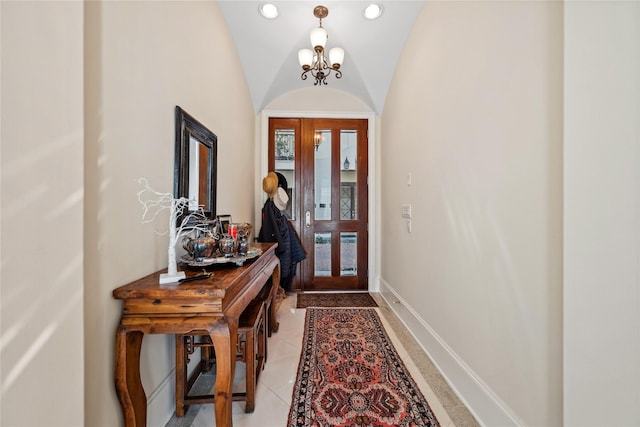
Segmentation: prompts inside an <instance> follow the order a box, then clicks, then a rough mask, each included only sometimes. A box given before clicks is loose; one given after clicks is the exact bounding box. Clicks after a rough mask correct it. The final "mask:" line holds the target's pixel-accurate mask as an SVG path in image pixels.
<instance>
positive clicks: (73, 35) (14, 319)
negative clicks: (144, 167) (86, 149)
mask: <svg viewBox="0 0 640 427" xmlns="http://www.w3.org/2000/svg"><path fill="white" fill-rule="evenodd" d="M82 14H83V3H82V2H7V1H2V2H0V15H1V22H0V38H1V43H2V44H1V47H0V52H1V58H0V59H1V73H2V78H1V79H0V80H1V86H0V94H1V97H0V103H1V106H2V112H1V120H0V127H1V146H0V149H1V152H0V171H1V172H0V174H1V175H0V194H1V200H0V230H1V237H0V254H1V256H0V264H1V267H0V268H1V271H0V303H1V309H0V324H1V328H0V334H1V337H0V342H1V344H0V348H1V350H0V351H1V355H0V371H1V377H2V381H0V384H2V385H1V389H2V391H1V393H2V397H1V399H0V402H1V403H0V408H1V411H0V412H1V415H0V425H3V426H7V427H9V426H45V425H51V426H53V425H57V426H82V425H83V419H84V410H83V396H84V387H83V378H84V374H83V352H82V348H83V321H82V319H83V301H82V299H83V280H82V275H83V251H82V236H83V221H84V219H83V203H84V199H83V191H84V183H83V177H82V174H83V159H82V155H83V117H82V97H83V76H82V57H83V54H82V48H83V37H82V34H83V18H82Z"/></svg>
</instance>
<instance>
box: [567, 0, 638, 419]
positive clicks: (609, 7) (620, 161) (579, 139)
mask: <svg viewBox="0 0 640 427" xmlns="http://www.w3.org/2000/svg"><path fill="white" fill-rule="evenodd" d="M564 16H565V30H564V34H565V51H566V55H565V78H564V95H565V108H564V110H565V132H564V158H565V162H564V184H565V185H564V187H565V190H564V191H565V214H564V223H565V225H564V246H565V250H564V252H565V255H564V258H565V270H564V313H563V314H564V425H566V426H602V425H607V426H632V425H635V426H637V425H640V333H639V331H640V287H639V285H638V283H639V279H640V263H639V262H638V260H640V192H639V191H638V190H639V183H640V3H639V2H637V1H636V2H567V3H565V7H564Z"/></svg>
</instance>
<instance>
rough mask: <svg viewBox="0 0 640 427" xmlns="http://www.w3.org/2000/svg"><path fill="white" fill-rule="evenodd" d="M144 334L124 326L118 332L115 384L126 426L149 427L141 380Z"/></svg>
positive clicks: (145, 398)
mask: <svg viewBox="0 0 640 427" xmlns="http://www.w3.org/2000/svg"><path fill="white" fill-rule="evenodd" d="M143 337H144V334H143V333H142V332H140V331H128V330H127V329H126V328H125V327H123V326H122V325H120V326H118V330H117V331H116V352H115V359H116V360H115V382H116V392H117V394H118V399H119V400H120V406H121V407H122V415H123V417H124V425H125V426H127V427H145V426H146V425H147V396H146V395H145V393H144V388H143V387H142V380H141V379H140V349H141V348H142V338H143Z"/></svg>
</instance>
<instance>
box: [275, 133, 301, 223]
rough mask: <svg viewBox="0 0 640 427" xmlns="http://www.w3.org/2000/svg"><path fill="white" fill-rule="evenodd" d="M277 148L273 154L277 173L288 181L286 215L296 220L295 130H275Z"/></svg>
mask: <svg viewBox="0 0 640 427" xmlns="http://www.w3.org/2000/svg"><path fill="white" fill-rule="evenodd" d="M274 141H275V147H274V150H273V152H274V153H275V165H276V167H275V171H276V172H280V173H281V174H282V175H283V176H284V177H285V179H286V180H287V187H289V188H288V190H287V194H288V195H289V203H287V208H286V209H285V211H284V214H285V216H286V217H287V218H290V219H293V220H295V218H294V217H293V212H297V210H296V209H295V207H296V203H297V201H296V200H295V194H296V192H295V191H294V190H295V185H296V181H295V160H296V157H295V155H296V153H295V146H296V144H295V142H296V132H295V129H276V130H275V138H274Z"/></svg>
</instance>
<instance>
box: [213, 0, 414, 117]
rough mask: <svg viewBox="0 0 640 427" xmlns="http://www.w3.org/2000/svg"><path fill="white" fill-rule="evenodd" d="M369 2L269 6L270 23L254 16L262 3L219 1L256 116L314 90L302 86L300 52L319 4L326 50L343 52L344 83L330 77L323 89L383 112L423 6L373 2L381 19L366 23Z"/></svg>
mask: <svg viewBox="0 0 640 427" xmlns="http://www.w3.org/2000/svg"><path fill="white" fill-rule="evenodd" d="M371 2H372V1H325V0H314V1H302V0H298V1H286V0H285V1H272V2H271V3H273V4H275V5H276V6H277V7H278V11H279V16H278V17H277V18H276V19H273V20H269V19H266V18H264V17H263V16H262V15H260V13H259V11H258V8H259V6H260V5H261V4H263V3H265V1H244V0H240V1H239V0H222V1H218V6H219V8H220V11H221V12H222V15H223V16H224V19H225V21H226V23H227V26H228V27H229V30H230V32H231V36H232V37H233V41H234V43H235V45H236V48H237V50H238V55H239V57H240V61H241V63H242V67H243V68H244V72H245V77H246V79H247V84H248V86H249V91H250V92H251V98H252V100H253V106H254V109H255V111H256V112H257V111H260V110H262V109H263V108H264V107H265V106H266V105H267V104H268V103H269V102H271V101H272V100H274V99H275V98H277V97H279V96H280V95H283V94H285V93H287V92H289V91H292V90H295V89H300V88H304V87H309V86H312V87H313V83H314V82H315V79H314V78H313V77H312V76H309V78H307V80H304V81H303V80H302V79H301V78H300V75H301V74H302V68H301V67H300V65H299V64H298V50H300V49H302V48H309V49H310V48H311V43H310V42H309V32H310V31H311V30H312V29H313V28H315V27H317V26H318V23H319V21H318V19H317V18H316V17H315V16H313V9H314V7H315V6H318V5H322V6H326V7H327V8H328V9H329V15H328V16H327V17H326V18H325V19H323V20H322V26H323V27H324V28H325V29H326V30H327V32H328V34H329V39H328V41H327V46H326V48H327V49H330V48H332V47H342V48H343V49H344V51H345V59H344V63H343V66H342V68H341V71H342V73H343V74H342V78H341V79H336V78H335V77H334V76H333V73H332V75H331V76H329V78H328V79H327V81H328V85H327V87H333V88H336V89H339V90H343V91H345V92H348V93H351V94H352V95H355V96H356V97H358V98H359V99H361V100H362V101H363V102H365V103H367V104H368V105H370V106H371V108H372V109H373V110H374V111H375V112H377V113H381V112H382V109H383V107H384V101H385V97H386V95H387V91H388V89H389V84H390V83H391V80H392V77H393V73H394V70H395V67H396V63H397V61H398V58H399V56H400V53H401V52H402V50H403V47H404V43H405V40H406V38H407V36H408V34H409V32H410V31H411V28H412V27H413V24H414V21H415V19H416V17H417V16H418V13H420V10H421V9H422V7H423V5H424V3H425V2H424V1H421V0H409V1H406V0H396V1H393V0H392V1H375V2H376V3H378V4H380V5H381V6H382V8H383V14H382V16H381V17H380V18H378V19H377V20H375V21H369V20H366V19H365V18H364V17H363V11H364V8H365V7H366V6H367V5H369V4H370V3H371ZM322 89H323V88H322V87H319V88H318V90H322Z"/></svg>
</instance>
